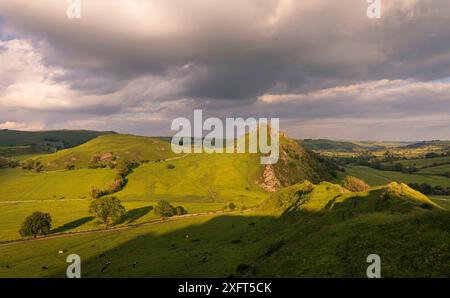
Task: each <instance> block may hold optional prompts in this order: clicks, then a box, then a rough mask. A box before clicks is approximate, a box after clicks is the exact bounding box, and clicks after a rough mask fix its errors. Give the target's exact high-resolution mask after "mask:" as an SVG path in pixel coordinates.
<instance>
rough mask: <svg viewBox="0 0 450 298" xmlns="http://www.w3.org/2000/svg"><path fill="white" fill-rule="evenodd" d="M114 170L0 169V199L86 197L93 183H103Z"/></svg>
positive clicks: (113, 173) (111, 176)
mask: <svg viewBox="0 0 450 298" xmlns="http://www.w3.org/2000/svg"><path fill="white" fill-rule="evenodd" d="M114 176H115V171H113V170H107V169H95V170H94V169H81V170H76V171H64V170H61V171H49V172H41V173H35V172H32V171H24V170H22V169H18V168H16V169H2V170H0V189H1V193H0V202H2V201H27V200H58V199H83V198H88V197H89V195H90V191H91V189H92V186H98V187H106V186H107V185H108V184H109V183H111V181H112V180H113V179H114Z"/></svg>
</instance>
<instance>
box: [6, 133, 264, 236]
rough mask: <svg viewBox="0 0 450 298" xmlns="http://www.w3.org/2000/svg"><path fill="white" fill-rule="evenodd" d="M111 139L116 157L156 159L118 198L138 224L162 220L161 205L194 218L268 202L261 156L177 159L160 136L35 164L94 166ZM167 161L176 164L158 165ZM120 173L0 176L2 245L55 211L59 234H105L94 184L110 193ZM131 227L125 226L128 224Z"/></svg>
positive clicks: (94, 146)
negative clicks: (94, 205) (92, 210)
mask: <svg viewBox="0 0 450 298" xmlns="http://www.w3.org/2000/svg"><path fill="white" fill-rule="evenodd" d="M111 141H113V144H114V148H116V151H115V153H117V154H123V156H128V157H130V160H133V159H134V158H137V159H139V160H142V159H144V158H148V159H150V160H149V162H148V163H143V164H141V165H140V166H139V167H138V168H136V169H134V171H133V173H131V174H130V175H128V176H127V180H128V182H127V184H126V186H125V188H124V189H123V190H122V191H120V192H118V193H115V194H114V196H116V197H118V198H119V199H121V200H122V202H123V204H124V206H125V208H126V210H127V211H128V212H129V213H130V216H136V214H137V215H139V216H138V217H137V218H135V219H133V220H132V221H133V223H140V222H145V221H148V220H152V219H155V218H157V217H156V215H155V214H154V213H153V212H151V211H152V210H151V208H152V206H154V205H155V204H156V202H157V201H158V200H161V199H164V200H167V201H169V202H170V203H171V204H173V205H174V206H183V207H184V208H186V209H187V210H188V212H189V213H190V214H193V213H203V212H210V211H218V210H222V209H223V207H224V206H226V204H227V203H228V202H231V201H233V202H234V203H235V204H236V205H237V207H238V208H243V207H252V206H255V205H257V204H258V203H260V202H261V200H263V199H264V198H266V196H267V194H266V192H264V191H263V190H261V189H260V188H259V187H258V186H256V185H255V180H256V179H257V177H258V175H259V174H260V170H261V169H260V166H259V156H258V155H250V154H221V155H215V156H214V155H208V154H192V155H181V156H176V155H174V154H172V153H171V151H169V150H170V148H168V146H170V144H169V143H167V142H164V141H160V140H158V139H152V138H144V137H134V136H123V135H105V136H101V137H98V138H96V139H95V140H93V141H91V142H88V143H86V144H84V145H81V146H79V147H76V148H72V149H68V150H63V151H60V152H57V153H54V154H49V155H42V156H39V157H34V159H38V160H40V161H41V162H42V163H43V164H46V165H48V164H52V165H54V167H55V168H61V167H62V166H63V165H64V163H65V162H66V160H67V159H68V158H73V157H74V156H77V158H78V159H77V161H78V164H77V165H78V166H79V167H85V166H86V167H87V166H88V164H89V159H90V156H91V154H96V153H97V152H102V153H104V152H106V151H107V150H106V149H105V148H106V147H107V146H110V145H111V144H110V145H108V142H111ZM131 157H133V159H131ZM166 158H169V160H167V161H158V162H155V160H162V159H166ZM169 165H170V167H168V166H169ZM255 165H257V166H255ZM116 172H117V171H116V170H115V169H109V168H105V169H88V168H77V169H76V170H51V171H44V172H39V173H36V172H34V171H24V170H22V169H19V168H15V169H2V170H0V189H1V196H0V210H1V211H2V212H3V213H4V214H5V215H4V216H5V220H4V221H3V222H2V223H0V241H5V240H12V239H18V238H20V236H19V234H18V230H19V228H20V224H21V223H22V221H23V220H24V219H25V217H26V216H28V215H30V214H31V213H33V212H34V211H42V212H48V213H50V215H51V216H52V218H53V226H52V228H53V230H54V231H53V232H74V231H80V230H89V229H97V228H99V224H98V223H97V221H96V220H93V219H92V218H91V217H90V215H89V214H88V208H89V198H90V192H91V189H92V187H94V186H95V187H97V188H100V189H103V188H106V187H107V186H108V185H109V184H110V183H111V182H112V181H113V180H114V177H115V175H116ZM129 222H130V220H125V221H124V222H123V223H121V224H122V225H123V224H127V223H129ZM119 225H120V224H119Z"/></svg>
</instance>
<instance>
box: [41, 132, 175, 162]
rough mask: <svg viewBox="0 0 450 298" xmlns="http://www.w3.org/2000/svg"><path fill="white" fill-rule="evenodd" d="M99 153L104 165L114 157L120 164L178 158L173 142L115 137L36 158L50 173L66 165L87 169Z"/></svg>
mask: <svg viewBox="0 0 450 298" xmlns="http://www.w3.org/2000/svg"><path fill="white" fill-rule="evenodd" d="M96 154H99V155H100V157H101V159H102V161H105V162H108V161H109V160H110V159H111V158H112V157H114V158H115V159H117V161H120V160H129V161H132V160H139V161H140V160H149V161H156V160H161V159H167V158H171V157H175V156H176V154H174V153H173V152H172V150H171V148H170V143H168V142H165V141H162V140H160V139H159V138H147V137H139V136H132V135H117V134H112V135H103V136H99V137H97V138H95V139H94V140H92V141H90V142H87V143H85V144H82V145H80V146H77V147H75V148H71V149H66V150H61V151H58V152H56V153H54V154H49V155H42V156H37V157H33V159H34V160H36V161H39V162H41V163H42V164H43V165H44V167H45V168H46V169H47V170H57V169H64V167H65V166H66V165H67V164H73V165H75V167H76V168H87V167H89V165H91V158H92V157H93V156H94V155H96Z"/></svg>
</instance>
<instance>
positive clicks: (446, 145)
mask: <svg viewBox="0 0 450 298" xmlns="http://www.w3.org/2000/svg"><path fill="white" fill-rule="evenodd" d="M426 147H437V148H441V149H442V150H450V141H440V140H434V141H423V142H418V143H413V144H408V145H406V146H404V147H403V148H407V149H418V148H426Z"/></svg>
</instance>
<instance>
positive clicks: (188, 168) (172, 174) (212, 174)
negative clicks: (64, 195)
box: [117, 154, 266, 207]
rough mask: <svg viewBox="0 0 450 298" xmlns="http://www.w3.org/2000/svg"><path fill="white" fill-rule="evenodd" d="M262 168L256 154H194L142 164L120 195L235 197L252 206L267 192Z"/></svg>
mask: <svg viewBox="0 0 450 298" xmlns="http://www.w3.org/2000/svg"><path fill="white" fill-rule="evenodd" d="M169 164H170V165H172V166H174V168H173V167H171V168H169V167H168V165H169ZM260 171H261V168H260V166H259V156H258V155H256V154H254V155H252V154H191V155H189V156H186V157H185V158H181V159H178V160H173V161H170V162H165V163H150V164H144V165H142V166H140V167H139V168H137V169H135V170H134V172H133V173H132V174H130V175H129V176H128V179H129V181H128V184H127V186H126V187H125V188H124V189H123V190H122V191H121V192H119V193H117V196H118V197H119V198H122V199H124V200H127V199H148V198H152V199H166V200H169V201H170V200H177V201H180V202H205V203H208V202H216V203H217V202H227V201H235V202H237V203H238V204H239V205H241V206H242V205H246V207H249V206H252V205H255V204H257V203H259V202H260V201H261V199H263V198H264V197H265V196H266V193H265V192H263V191H262V190H261V189H260V188H259V187H258V186H256V185H255V181H256V180H257V177H258V175H259V174H260Z"/></svg>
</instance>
